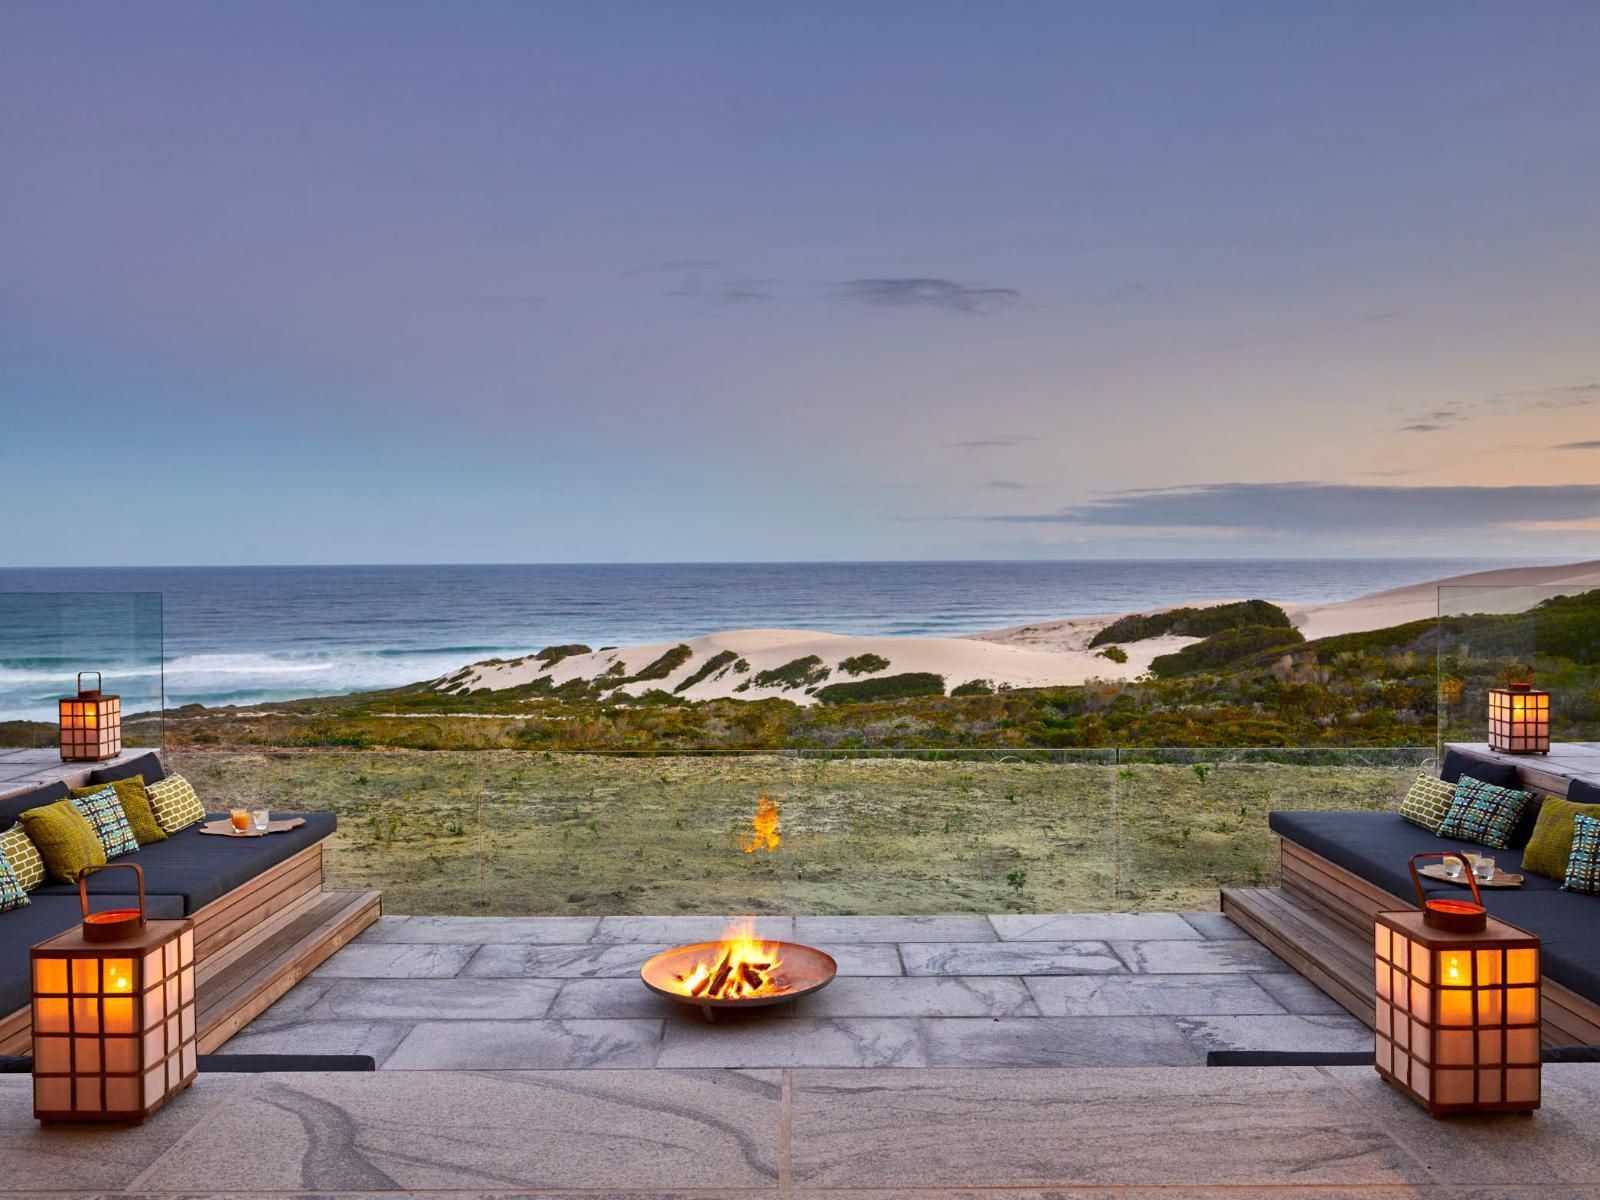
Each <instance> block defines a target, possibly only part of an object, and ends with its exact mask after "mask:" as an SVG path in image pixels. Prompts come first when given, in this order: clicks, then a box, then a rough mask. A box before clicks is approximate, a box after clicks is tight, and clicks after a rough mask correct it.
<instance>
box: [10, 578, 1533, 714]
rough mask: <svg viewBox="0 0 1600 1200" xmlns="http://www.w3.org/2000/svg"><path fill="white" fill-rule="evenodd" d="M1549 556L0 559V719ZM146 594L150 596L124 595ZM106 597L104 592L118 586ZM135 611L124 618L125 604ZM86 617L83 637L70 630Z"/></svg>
mask: <svg viewBox="0 0 1600 1200" xmlns="http://www.w3.org/2000/svg"><path fill="white" fill-rule="evenodd" d="M1552 561H1555V560H1552V559H1549V558H1504V557H1489V556H1485V557H1474V558H1446V557H1416V558H1398V557H1393V556H1373V557H1341V558H1312V557H1280V558H1244V557H1215V558H1151V559H1132V558H1117V559H921V560H910V559H908V560H839V561H783V562H779V561H772V562H737V563H717V562H704V563H681V562H680V563H627V562H623V563H525V564H524V563H472V564H466V563H457V564H440V563H431V564H424V563H418V564H320V565H307V566H294V565H284V566H274V565H265V564H261V565H240V566H225V567H210V566H177V567H155V566H139V567H82V566H80V567H7V568H0V601H3V603H4V605H5V613H6V614H7V622H6V623H7V625H8V626H9V628H10V630H11V636H8V637H7V638H6V639H5V640H4V647H3V649H0V719H35V720H38V719H50V718H51V717H52V716H53V713H54V702H55V699H56V697H57V696H59V695H61V694H63V691H64V690H67V689H69V686H70V684H71V683H72V680H73V677H74V675H75V672H76V671H77V670H78V669H80V668H83V667H87V668H88V669H100V670H102V671H104V673H105V675H106V685H107V688H108V690H119V691H120V694H121V695H123V697H124V705H125V707H127V708H129V709H130V710H132V709H135V708H143V709H150V708H156V707H158V706H162V705H163V704H164V705H165V706H166V707H177V706H181V705H184V704H205V705H208V706H214V705H227V704H237V705H245V704H255V703H263V702H268V701H273V700H287V699H295V698H300V697H305V696H315V695H336V694H346V693H352V692H360V691H369V690H374V689H380V688H386V687H395V686H400V685H403V684H408V683H415V682H420V681H422V680H426V679H431V678H436V677H438V676H440V675H442V674H445V673H447V672H450V671H453V670H455V669H457V668H459V667H461V666H463V665H465V664H467V663H469V662H474V661H481V660H483V659H486V658H491V657H512V656H518V655H522V654H527V653H529V652H531V651H535V650H538V649H540V648H541V647H543V646H546V645H551V644H562V643H572V642H578V643H583V644H586V645H590V646H593V647H596V648H598V647H600V646H623V645H637V644H642V643H651V642H658V641H668V640H673V639H682V638H690V637H696V636H702V635H705V634H711V633H718V632H724V631H728V630H734V629H749V628H795V629H810V630H817V631H821V632H827V633H839V634H849V635H857V636H869V635H870V636H889V637H918V636H921V637H930V636H931V637H946V636H959V635H962V634H969V633H977V632H983V631H987V630H993V629H1002V628H1006V627H1009V626H1014V625H1020V624H1025V623H1030V622H1036V621H1045V620H1052V619H1059V618H1065V617H1077V616H1087V615H1097V614H1103V613H1120V612H1131V611H1137V610H1142V609H1148V608H1155V607H1160V606H1164V605H1171V604H1180V603H1185V602H1191V601H1209V600H1222V599H1247V598H1248V599H1255V598H1260V599H1268V600H1275V601H1282V602H1286V603H1297V604H1317V603H1328V602H1332V601H1336V600H1344V599H1350V598H1353V597H1356V596H1360V595H1366V594H1369V593H1372V592H1377V591H1383V590H1387V589H1389V588H1392V587H1401V586H1405V585H1407V584H1415V583H1420V582H1425V581H1427V580H1430V579H1439V578H1445V577H1448V576H1453V575H1459V574H1465V573H1468V572H1471V571H1476V570H1484V569H1492V568H1496V567H1506V566H1513V565H1534V564H1538V563H1548V562H1552ZM151 593H160V596H161V599H160V601H159V603H156V602H154V601H152V602H150V603H143V602H139V603H135V597H136V596H139V595H144V596H148V595H149V594H151ZM118 594H121V595H122V597H123V598H122V599H121V600H119V599H118V598H117V596H118ZM135 608H137V609H138V612H137V615H135V613H134V609H135ZM86 628H87V629H88V630H89V632H88V633H87V634H86V632H85V629H86Z"/></svg>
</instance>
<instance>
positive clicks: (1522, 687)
mask: <svg viewBox="0 0 1600 1200" xmlns="http://www.w3.org/2000/svg"><path fill="white" fill-rule="evenodd" d="M1489 749H1491V750H1499V751H1500V752H1502V753H1504V754H1549V753H1550V693H1549V692H1541V691H1539V690H1538V689H1536V688H1535V687H1534V686H1533V672H1532V671H1529V672H1528V678H1527V679H1525V680H1523V681H1522V682H1520V683H1508V684H1506V686H1505V687H1497V688H1490V689H1489Z"/></svg>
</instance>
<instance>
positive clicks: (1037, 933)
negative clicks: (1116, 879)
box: [989, 912, 1201, 942]
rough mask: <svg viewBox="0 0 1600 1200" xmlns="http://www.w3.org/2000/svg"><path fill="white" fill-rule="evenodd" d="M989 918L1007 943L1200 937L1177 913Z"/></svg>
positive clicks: (1018, 915)
mask: <svg viewBox="0 0 1600 1200" xmlns="http://www.w3.org/2000/svg"><path fill="white" fill-rule="evenodd" d="M989 921H990V922H991V923H992V924H993V925H994V927H995V929H996V930H997V931H998V932H999V934H1000V936H1001V937H1002V938H1003V939H1005V940H1006V941H1008V942H1015V941H1034V942H1075V941H1076V942H1084V941H1092V942H1130V941H1143V940H1151V941H1153V940H1156V939H1161V940H1164V941H1173V940H1177V941H1188V940H1190V939H1194V940H1198V939H1199V938H1200V937H1201V933H1200V931H1199V930H1198V929H1196V928H1195V927H1194V926H1193V925H1191V924H1189V922H1187V921H1185V920H1184V919H1183V917H1182V916H1180V915H1179V914H1178V913H1159V912H1153V913H1042V914H1007V915H1001V916H993V917H990V918H989Z"/></svg>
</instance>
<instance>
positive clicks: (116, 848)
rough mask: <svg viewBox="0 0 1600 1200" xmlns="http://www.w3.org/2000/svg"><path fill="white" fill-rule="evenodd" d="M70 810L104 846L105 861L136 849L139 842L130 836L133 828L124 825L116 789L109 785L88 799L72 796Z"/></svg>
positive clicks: (125, 817)
mask: <svg viewBox="0 0 1600 1200" xmlns="http://www.w3.org/2000/svg"><path fill="white" fill-rule="evenodd" d="M72 807H73V808H75V809H77V810H78V811H79V812H81V813H82V814H83V816H84V820H86V821H88V822H89V825H90V827H91V828H93V830H94V835H95V837H97V838H99V839H100V844H101V845H102V846H104V847H105V850H106V857H107V858H116V857H117V855H119V854H132V853H133V852H134V851H135V850H137V849H138V848H139V839H138V838H136V837H134V836H133V826H131V825H129V824H128V814H127V813H125V812H123V811H122V801H120V800H118V799H117V792H116V789H115V788H113V787H111V786H110V785H109V784H108V785H107V786H106V787H104V788H102V789H101V790H100V791H98V792H95V793H94V794H93V795H92V796H77V797H74V798H73V801H72Z"/></svg>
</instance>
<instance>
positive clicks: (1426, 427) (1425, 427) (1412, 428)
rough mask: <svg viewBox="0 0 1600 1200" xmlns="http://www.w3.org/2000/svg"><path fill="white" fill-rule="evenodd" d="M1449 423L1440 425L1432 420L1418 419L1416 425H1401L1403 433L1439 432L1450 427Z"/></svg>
mask: <svg viewBox="0 0 1600 1200" xmlns="http://www.w3.org/2000/svg"><path fill="white" fill-rule="evenodd" d="M1449 428H1450V426H1448V425H1440V424H1437V423H1435V422H1432V421H1418V422H1417V423H1416V424H1414V425H1402V426H1400V432H1401V433H1438V432H1439V431H1440V430H1443V429H1449Z"/></svg>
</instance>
